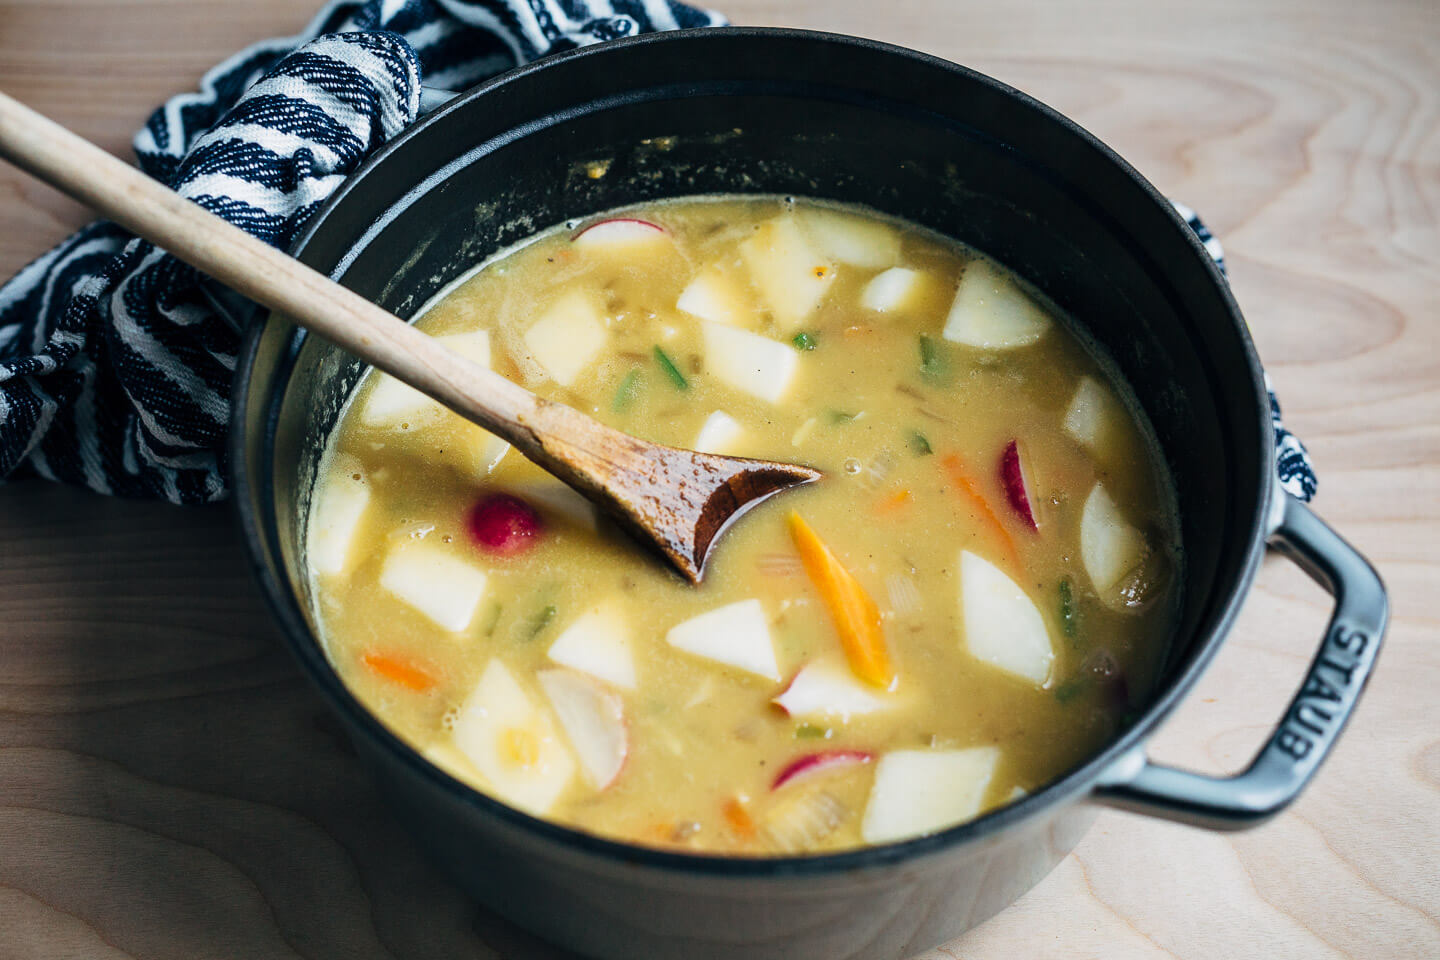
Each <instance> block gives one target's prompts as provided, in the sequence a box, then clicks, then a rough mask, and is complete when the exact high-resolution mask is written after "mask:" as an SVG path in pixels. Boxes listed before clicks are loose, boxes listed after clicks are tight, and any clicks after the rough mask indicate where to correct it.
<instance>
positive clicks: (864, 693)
mask: <svg viewBox="0 0 1440 960" xmlns="http://www.w3.org/2000/svg"><path fill="white" fill-rule="evenodd" d="M871 689H872V688H870V687H866V686H863V685H861V683H860V682H859V681H857V680H856V679H855V675H854V674H852V673H851V672H850V671H849V670H846V669H842V668H840V667H835V666H832V665H831V664H828V663H824V662H820V663H811V664H807V665H806V666H804V667H802V668H801V670H800V672H799V673H797V674H795V678H794V679H793V680H791V681H790V684H789V686H787V687H786V688H785V690H784V691H783V692H782V693H781V694H780V696H778V697H776V698H775V699H774V700H773V701H771V702H772V703H774V704H775V705H776V706H777V707H779V708H780V709H781V710H784V711H785V712H786V713H787V714H789V715H790V716H792V717H813V716H838V717H840V718H841V719H842V720H847V721H848V720H849V719H850V716H851V715H852V714H862V713H874V712H875V711H877V710H884V709H886V708H888V707H890V706H893V701H891V700H887V699H885V698H883V697H880V696H877V695H876V694H874V693H872V692H871Z"/></svg>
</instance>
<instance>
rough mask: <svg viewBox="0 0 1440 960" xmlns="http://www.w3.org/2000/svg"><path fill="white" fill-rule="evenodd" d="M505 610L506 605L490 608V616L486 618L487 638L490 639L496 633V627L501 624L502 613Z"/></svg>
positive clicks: (496, 605)
mask: <svg viewBox="0 0 1440 960" xmlns="http://www.w3.org/2000/svg"><path fill="white" fill-rule="evenodd" d="M504 609H505V607H504V605H503V604H499V603H497V604H495V605H494V606H493V607H491V608H490V616H488V617H486V618H485V636H487V637H489V636H492V635H493V634H494V633H495V627H496V625H497V624H499V623H500V611H502V610H504Z"/></svg>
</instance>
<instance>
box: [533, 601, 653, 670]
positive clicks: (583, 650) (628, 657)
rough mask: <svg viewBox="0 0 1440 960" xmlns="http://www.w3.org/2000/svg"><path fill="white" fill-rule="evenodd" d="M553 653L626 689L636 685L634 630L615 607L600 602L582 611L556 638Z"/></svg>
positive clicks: (559, 660)
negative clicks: (632, 636) (600, 604)
mask: <svg viewBox="0 0 1440 960" xmlns="http://www.w3.org/2000/svg"><path fill="white" fill-rule="evenodd" d="M549 657H550V659H551V660H554V661H555V662H556V663H559V664H563V665H564V666H567V667H573V668H574V669H576V670H579V671H581V672H583V673H588V674H590V675H591V676H592V677H599V678H600V679H601V680H604V681H606V682H607V683H613V684H615V686H617V687H620V688H622V689H625V690H634V689H635V657H634V655H633V654H632V653H631V651H630V630H629V627H628V625H627V624H626V622H625V618H624V617H623V616H621V614H620V612H619V611H618V610H616V609H614V608H612V607H607V606H600V607H596V608H595V609H593V610H590V611H589V612H587V613H584V614H581V615H580V617H579V618H578V619H577V620H576V621H575V622H574V623H572V624H570V625H569V626H568V627H566V628H565V629H564V630H563V631H561V633H560V636H558V637H556V638H555V642H554V643H552V644H551V645H550V651H549Z"/></svg>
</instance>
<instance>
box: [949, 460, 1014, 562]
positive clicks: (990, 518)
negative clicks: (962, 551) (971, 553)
mask: <svg viewBox="0 0 1440 960" xmlns="http://www.w3.org/2000/svg"><path fill="white" fill-rule="evenodd" d="M940 463H941V465H942V466H944V467H945V472H946V473H948V474H949V475H950V481H951V482H952V483H954V484H955V489H956V492H958V493H959V494H960V496H961V497H962V498H963V499H964V500H966V501H967V502H968V503H969V504H970V508H971V510H972V511H973V512H974V514H975V518H976V519H977V520H978V521H979V522H980V527H981V529H982V530H983V531H984V533H985V535H986V536H987V537H988V538H989V539H990V540H991V541H992V542H993V543H994V545H995V547H996V549H998V550H1000V551H1001V552H1002V553H1003V554H1004V555H1005V560H1006V561H1007V562H1008V563H1009V564H1010V565H1011V566H1012V567H1015V566H1018V565H1019V562H1020V554H1019V553H1018V552H1017V551H1016V550H1015V541H1014V540H1013V539H1012V538H1011V536H1010V531H1008V530H1006V529H1005V525H1004V524H1003V523H1001V522H1000V518H999V517H997V516H996V515H995V511H994V510H991V509H990V504H989V503H988V502H987V501H986V500H985V497H984V495H983V494H981V492H980V487H979V486H978V485H977V484H976V483H975V481H974V479H972V478H971V476H970V474H969V472H968V471H966V469H965V464H963V463H961V462H960V458H959V457H957V456H956V455H955V454H953V453H952V454H949V455H948V456H946V457H945V458H944V459H943V460H941V461H940Z"/></svg>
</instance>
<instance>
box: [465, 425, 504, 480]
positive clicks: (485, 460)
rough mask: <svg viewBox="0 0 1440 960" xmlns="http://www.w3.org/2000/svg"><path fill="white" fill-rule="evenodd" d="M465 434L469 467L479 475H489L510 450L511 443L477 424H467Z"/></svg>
mask: <svg viewBox="0 0 1440 960" xmlns="http://www.w3.org/2000/svg"><path fill="white" fill-rule="evenodd" d="M464 435H465V451H464V453H465V456H466V457H467V459H468V467H469V469H470V470H471V471H473V472H474V474H475V476H477V477H482V478H483V477H488V476H489V475H490V473H491V471H493V470H494V469H495V467H496V466H498V465H499V463H500V461H501V460H504V459H505V454H507V453H509V452H510V443H509V441H507V440H501V439H500V438H499V437H497V436H495V434H493V433H491V432H490V431H489V430H486V429H484V428H482V427H478V426H476V425H475V424H473V423H472V424H467V429H466V430H465V431H464Z"/></svg>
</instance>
